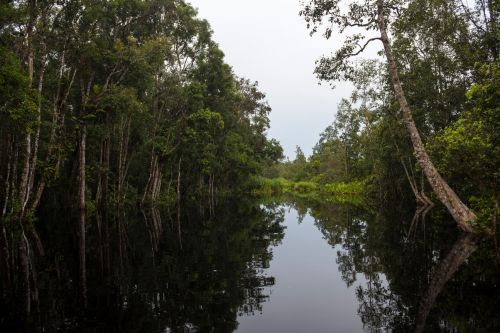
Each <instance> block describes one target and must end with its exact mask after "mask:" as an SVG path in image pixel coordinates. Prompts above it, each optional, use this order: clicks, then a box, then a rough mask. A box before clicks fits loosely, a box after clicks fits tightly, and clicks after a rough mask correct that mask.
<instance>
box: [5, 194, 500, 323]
mask: <svg viewBox="0 0 500 333" xmlns="http://www.w3.org/2000/svg"><path fill="white" fill-rule="evenodd" d="M382 208H384V207H382ZM119 216H121V218H123V220H122V221H121V222H120V223H116V224H115V223H113V224H111V225H110V229H109V233H108V235H109V237H106V238H103V239H100V238H99V237H97V236H98V233H97V229H96V226H95V225H92V224H91V225H90V227H89V231H88V233H89V235H91V236H92V237H89V239H88V243H89V247H88V249H89V251H88V268H89V270H88V277H89V281H88V285H89V289H88V295H89V300H88V303H89V304H88V308H87V309H86V310H84V311H83V310H82V307H81V303H80V302H79V301H78V285H77V284H76V282H75V281H77V279H76V278H75V276H77V274H78V266H77V265H75V261H74V257H75V255H76V252H75V249H74V248H73V247H72V243H71V242H70V241H69V240H68V237H67V235H68V234H70V232H71V228H72V226H71V225H70V224H68V223H63V222H64V221H65V219H64V218H65V215H64V211H63V210H61V211H60V212H53V215H51V216H47V217H46V218H45V221H47V223H48V224H47V227H48V228H52V229H54V230H57V235H60V236H59V237H54V238H51V239H50V240H51V241H50V242H47V251H50V257H49V256H47V258H56V259H50V260H49V259H46V260H44V261H43V262H40V264H39V267H40V269H39V271H38V276H37V277H38V281H37V282H38V286H39V297H40V299H39V300H40V301H39V307H37V309H36V313H35V315H34V316H33V317H32V318H29V320H26V318H24V317H22V316H21V315H19V313H17V312H15V311H13V308H12V307H9V306H8V305H7V304H4V305H1V304H0V328H2V329H0V331H2V332H16V331H23V332H55V331H71V332H120V333H128V332H148V333H149V332H158V333H164V332H171V333H194V332H214V333H219V332H221V333H225V332H239V333H254V332H255V333H267V332H273V333H279V332H286V333H295V332H297V333H302V332H313V333H315V332H318V333H321V332H339V333H350V332H352V333H356V332H387V331H389V332H450V333H451V332H453V333H456V332H498V331H499V328H500V313H499V312H498V309H499V308H500V288H499V285H500V284H499V281H500V274H499V268H498V267H499V266H498V264H496V262H495V257H494V252H493V251H492V250H493V249H494V243H493V241H492V240H491V239H474V238H471V237H469V236H467V235H461V234H460V233H459V232H458V231H457V230H456V226H455V223H454V222H453V221H451V220H450V219H449V217H447V215H446V214H443V212H442V211H440V210H439V209H435V210H434V211H432V212H428V214H427V215H422V214H415V210H414V208H412V207H405V206H403V207H397V205H396V204H395V205H393V206H391V207H386V208H384V209H381V210H380V211H378V210H377V211H370V210H368V209H366V207H360V206H356V205H349V204H335V203H327V202H305V201H303V200H296V199H293V200H292V199H288V200H285V199H282V198H280V199H276V201H272V202H267V203H266V204H261V203H260V202H256V201H255V200H252V199H250V198H245V197H243V198H237V197H235V198H227V199H225V200H223V201H221V202H220V203H219V205H218V206H217V207H216V209H215V211H212V212H211V211H210V210H205V211H204V210H202V209H200V206H199V205H194V206H186V207H185V208H184V210H183V215H182V218H181V220H180V221H177V220H176V219H175V218H172V216H171V215H169V212H168V211H160V210H158V209H154V208H151V209H148V210H143V211H140V210H139V211H137V210H135V209H131V210H130V211H127V212H123V214H122V215H119ZM179 222H180V223H179ZM120 225H126V226H127V228H126V230H125V232H126V236H127V237H126V238H125V237H123V231H122V232H120V228H118V227H119V226H120ZM179 228H180V229H179Z"/></svg>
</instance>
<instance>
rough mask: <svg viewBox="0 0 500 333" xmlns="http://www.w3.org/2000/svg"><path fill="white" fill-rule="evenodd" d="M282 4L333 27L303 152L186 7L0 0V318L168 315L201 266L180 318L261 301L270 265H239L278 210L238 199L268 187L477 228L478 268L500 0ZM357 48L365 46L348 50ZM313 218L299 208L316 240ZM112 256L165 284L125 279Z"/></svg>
mask: <svg viewBox="0 0 500 333" xmlns="http://www.w3.org/2000/svg"><path fill="white" fill-rule="evenodd" d="M301 8H302V9H301V12H300V13H297V14H298V15H300V16H301V17H302V19H303V20H304V25H305V26H307V30H308V31H309V32H310V34H311V35H314V34H321V35H323V36H324V37H325V38H326V39H329V38H331V37H332V33H333V31H339V32H340V33H342V35H343V36H344V39H343V41H342V42H343V44H342V46H340V48H337V49H332V51H333V52H334V53H332V54H331V55H328V56H324V57H322V58H320V59H319V60H318V61H317V63H316V70H315V73H314V74H315V75H316V76H317V78H318V79H319V80H320V81H322V82H324V83H325V84H330V85H332V87H333V88H334V86H335V83H336V82H338V81H348V82H350V83H351V84H352V87H353V90H352V92H351V95H350V96H348V97H347V98H344V99H342V101H341V103H340V104H339V105H338V108H337V113H336V115H335V120H334V122H333V123H332V124H330V125H329V126H327V125H328V124H325V127H326V128H325V130H324V131H323V132H322V133H321V135H320V140H319V141H318V142H317V144H316V145H315V147H314V149H313V153H312V155H311V156H306V155H305V154H304V152H303V151H302V149H301V148H300V147H298V146H297V149H296V156H295V157H294V159H293V160H290V159H288V158H286V159H285V157H284V153H283V148H282V147H281V145H280V143H279V142H278V141H277V140H276V139H272V138H269V137H268V134H267V133H268V130H269V127H270V118H269V116H270V112H271V106H270V105H269V103H268V102H267V100H266V94H265V93H264V92H262V91H261V90H260V88H259V85H258V83H257V82H254V81H253V79H256V78H244V77H239V76H238V75H237V74H236V73H235V72H234V71H233V68H232V67H231V66H230V64H228V63H226V61H225V57H224V53H223V50H221V49H220V48H219V45H218V44H217V43H216V42H215V41H214V40H213V31H212V29H211V27H210V24H209V23H208V22H207V21H206V20H204V19H202V18H200V17H199V16H198V13H197V10H196V9H195V8H194V7H193V6H192V5H190V4H189V3H188V2H186V1H184V0H112V1H97V0H58V1H45V0H7V1H2V2H1V3H0V96H1V98H0V184H1V185H0V312H2V313H4V315H2V316H0V327H7V328H8V329H10V330H12V331H15V330H16V329H19V327H24V328H25V329H28V331H30V329H31V330H32V331H37V329H38V330H40V331H46V329H48V330H49V331H51V330H58V329H61V328H66V329H69V328H75V327H81V326H80V325H84V326H85V325H87V324H88V322H89V321H90V322H93V323H94V324H95V323H96V322H99V320H106V319H102V318H101V319H99V318H100V316H101V315H102V314H101V313H100V312H99V311H100V310H99V309H109V316H110V317H113V318H114V320H119V319H117V318H118V317H119V316H118V315H117V313H121V316H122V317H120V318H121V320H122V321H123V322H126V318H125V317H126V316H124V315H123V313H122V312H120V311H122V310H123V309H122V308H126V306H125V305H124V304H128V300H135V301H134V302H136V303H134V304H135V306H137V307H138V308H148V307H151V304H153V305H154V306H157V307H158V308H161V307H163V310H162V311H167V312H168V311H170V312H174V313H177V311H179V312H182V311H181V310H180V309H179V308H177V307H176V306H175V305H174V304H186V305H187V304H191V303H190V302H192V301H193V300H192V299H189V298H188V297H187V296H186V298H184V296H181V294H182V290H183V289H182V288H183V287H184V283H187V282H186V281H190V283H192V284H194V282H193V281H199V280H200V279H202V277H203V276H205V277H207V279H208V281H210V283H212V285H211V287H209V288H208V289H207V290H204V288H202V287H200V286H199V285H196V287H195V289H196V291H197V292H200V293H202V294H203V297H201V298H200V299H199V300H198V299H197V300H196V302H194V301H193V302H194V305H193V307H192V308H189V311H191V310H192V312H193V313H189V316H193V317H195V318H196V320H194V322H198V324H197V325H198V326H197V327H198V328H199V330H200V331H210V332H211V331H217V332H218V331H221V332H225V331H232V330H234V329H236V327H237V326H238V324H237V323H236V322H235V319H234V318H235V317H236V310H235V309H238V308H240V309H245V311H244V312H253V311H255V309H257V310H262V306H261V303H262V302H263V300H264V299H265V296H263V295H262V294H261V292H262V288H263V287H265V286H268V285H273V284H274V279H273V278H269V277H265V276H261V275H259V274H261V273H262V270H263V269H266V268H268V267H269V261H270V260H271V259H272V253H270V252H269V251H270V250H269V247H270V246H271V245H277V244H279V243H280V241H281V240H282V239H283V233H284V229H283V227H282V225H281V224H280V223H281V222H282V220H283V217H282V216H281V214H282V213H281V211H280V210H279V209H276V207H275V206H273V205H271V206H266V207H263V206H262V205H260V204H253V206H252V205H251V204H250V203H249V202H248V201H251V200H260V199H262V198H266V199H267V200H269V198H270V197H272V198H276V197H280V196H282V195H289V196H290V197H291V198H295V199H297V198H298V199H297V200H299V199H306V200H312V202H314V203H312V204H309V206H314V205H319V203H320V202H321V203H322V205H324V204H325V203H335V204H340V203H344V204H346V203H348V204H350V205H355V206H356V207H360V206H363V207H365V208H366V209H367V210H368V211H370V214H364V215H367V216H375V215H376V214H375V213H374V212H375V211H376V210H377V209H378V207H382V206H384V205H391V203H396V202H397V203H398V204H397V205H396V206H405V207H412V208H413V207H414V208H415V209H416V210H417V211H418V212H423V211H426V212H427V211H428V210H429V209H431V208H432V209H433V210H435V211H438V212H439V213H438V214H441V216H449V217H450V218H451V219H452V220H453V221H454V222H455V228H457V227H458V228H457V229H459V230H461V231H465V232H467V233H469V234H474V235H475V236H474V237H476V236H477V235H480V237H488V239H490V240H492V241H493V242H494V252H493V254H491V260H492V261H494V262H496V265H497V267H498V265H499V263H500V252H499V248H498V244H497V239H498V234H499V230H498V227H497V217H498V213H499V201H500V192H499V181H500V145H499V133H500V110H499V107H500V60H499V58H498V53H499V49H500V43H499V33H500V32H499V24H500V22H499V15H498V14H499V10H500V3H499V2H498V1H497V0H477V1H476V2H475V3H473V4H470V3H469V4H467V3H466V2H464V1H462V0H404V1H403V0H362V1H354V2H352V3H351V4H349V5H344V4H343V2H342V1H340V0H314V1H302V2H301ZM375 43H379V45H378V46H380V48H381V49H382V51H380V52H379V57H378V58H376V59H368V58H363V57H362V55H363V52H364V51H365V49H367V48H368V47H369V46H370V45H372V44H375ZM333 93H335V90H333ZM290 197H287V200H291V199H290ZM295 199H293V200H295ZM293 205H295V206H297V207H300V210H301V211H304V209H303V208H302V205H301V204H299V203H294V204H293ZM329 209H330V208H328V207H327V208H326V209H325V210H326V211H328V210H329ZM330 210H331V209H330ZM333 210H334V211H335V209H333ZM305 211H306V212H307V208H306V209H305ZM313 212H314V210H313ZM334 213H335V212H334ZM312 214H313V213H312ZM342 214H344V213H342ZM313 215H314V214H313ZM347 215H348V214H347ZM360 215H363V214H360ZM393 215H397V214H393ZM342 216H344V215H342ZM329 218H330V217H328V216H327V217H324V218H323V217H321V218H318V221H320V222H318V225H319V228H320V230H322V232H323V233H325V234H329V233H330V231H328V230H326V231H325V227H323V226H322V224H321V223H322V222H321V221H324V220H328V219H329ZM247 220H248V221H249V222H248V223H247V224H244V223H243V222H242V221H247ZM219 222H220V223H219ZM143 224H144V225H145V226H146V230H147V232H145V231H144V230H142V229H140V228H139V225H143ZM412 226H413V224H412ZM387 228H388V227H387ZM395 228H396V227H395ZM141 230H142V231H141ZM339 237H340V238H342V237H345V236H342V237H341V236H339ZM477 237H479V236H477ZM339 242H340V240H338V241H336V242H333V241H330V243H335V244H337V243H339ZM148 244H149V245H148ZM377 246H378V245H377ZM145 249H147V251H146V250H145ZM142 251H144V252H145V253H148V255H147V258H148V260H150V261H151V262H152V263H153V264H152V267H149V266H147V267H145V266H146V264H145V263H144V262H145V260H144V262H143V260H142V259H141V258H142V255H141V254H140V253H142ZM162 251H163V252H162ZM252 251H253V252H252ZM160 253H169V254H168V255H165V256H164V257H161V256H160ZM488 255H490V254H488ZM231 256H233V257H231ZM217 258H219V259H220V258H223V259H220V260H226V259H227V260H228V262H229V264H224V265H222V264H220V262H218V260H217ZM183 260H185V261H186V263H184V262H183ZM464 260H465V259H464ZM148 265H149V264H148ZM143 266H144V267H143ZM214 267H216V269H215V268H214ZM132 268H134V269H139V271H140V272H142V274H143V275H144V276H147V277H148V279H151V280H155V279H158V276H157V272H158V271H162V273H158V274H159V275H160V278H161V277H163V275H162V274H164V275H165V276H168V277H169V278H172V279H174V280H175V282H172V285H175V288H178V289H179V290H177V289H175V290H171V289H168V288H167V287H165V290H163V291H158V292H156V291H155V292H153V291H151V290H149V289H148V288H150V286H149V285H148V283H147V282H146V283H142V282H141V283H135V284H134V283H133V281H135V280H134V279H135V278H137V276H135V275H134V274H132V273H130V272H132V271H133V269H132ZM217 271H220V272H223V273H221V274H224V275H223V276H217V275H216V274H217V273H216V272H217ZM182 272H186V274H187V275H186V276H184V275H182V274H181V273H182ZM137 274H139V275H140V273H137ZM238 279H239V280H238ZM345 279H347V280H348V278H345ZM103 281H104V282H103ZM155 281H156V280H155ZM236 281H239V282H238V283H239V284H238V283H236ZM101 283H103V284H104V286H105V287H106V288H105V289H106V290H104V291H101V289H100V284H101ZM155 283H157V282H155ZM207 284H208V282H207ZM242 286H243V287H242ZM191 287H192V285H191ZM205 287H206V286H205ZM239 287H241V288H243V289H241V290H240V289H238V288H239ZM134 288H136V289H140V290H141V291H144V293H143V294H140V292H139V291H137V294H136V293H135V292H134V290H135V289H134ZM255 288H257V289H255ZM96 290H97V291H96ZM228 290H229V291H228ZM163 292H164V293H163ZM226 292H228V293H230V296H231V297H232V298H227V299H226V298H222V299H223V300H224V301H220V297H221V296H220V295H221V294H224V293H226ZM65 294H66V295H70V296H66V298H64V297H63V296H61V295H65ZM138 294H140V295H138ZM159 295H161V296H159ZM67 297H70V299H68V298H67ZM136 297H137V299H136ZM228 297H229V296H228ZM198 301H199V303H198ZM131 302H132V301H131ZM214 302H215V303H214ZM222 303H223V305H224V306H225V307H224V306H223V305H221V304H222ZM214 304H215V305H214ZM197 307H199V308H203V307H206V308H213V309H215V310H214V311H215V312H214V313H217V315H216V316H215V317H210V316H207V317H206V318H205V317H203V318H200V317H197V316H198V313H197V312H196V310H195V309H196V308H197ZM41 308H47V309H49V310H47V311H44V310H41ZM165 309H168V310H165ZM249 309H250V310H249ZM149 315H150V314H149V313H148V316H149ZM219 315H220V317H219ZM151 316H152V317H154V315H151ZM182 316H188V314H186V313H181V314H179V318H175V319H169V320H171V321H169V322H168V323H163V324H165V325H168V326H169V327H174V328H178V329H179V330H175V329H174V331H179V332H184V331H185V330H183V329H180V327H187V326H186V325H188V323H190V321H189V320H191V319H193V318H191V317H189V318H187V319H186V318H184V317H182ZM68 318H69V319H68ZM82 318H83V319H82ZM190 318H191V319H190ZM80 320H83V323H84V324H82V322H81V321H80ZM143 320H144V322H147V323H148V325H153V324H152V322H153V321H154V320H153V319H151V318H150V317H148V318H143ZM371 320H374V319H373V318H371ZM150 321H151V322H150ZM191 321H193V320H191ZM424 323H425V321H424ZM96 325H97V324H96ZM183 325H184V326H183ZM188 326H189V325H188ZM151 327H152V326H151ZM422 327H423V326H422ZM35 328H37V329H35ZM193 331H196V330H193ZM189 332H191V331H190V330H189Z"/></svg>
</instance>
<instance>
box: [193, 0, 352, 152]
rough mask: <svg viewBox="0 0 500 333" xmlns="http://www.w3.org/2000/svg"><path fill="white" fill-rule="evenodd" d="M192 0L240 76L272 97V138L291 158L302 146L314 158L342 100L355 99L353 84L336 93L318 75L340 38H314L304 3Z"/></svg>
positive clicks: (290, 0) (340, 87)
mask: <svg viewBox="0 0 500 333" xmlns="http://www.w3.org/2000/svg"><path fill="white" fill-rule="evenodd" d="M187 1H188V2H191V4H192V5H193V6H194V7H196V8H198V9H199V16H200V17H201V18H205V19H207V20H208V21H209V22H210V24H211V26H212V30H213V31H214V40H215V41H216V42H217V43H219V45H220V47H221V49H222V51H224V53H225V55H226V62H227V63H228V64H230V65H231V66H232V67H233V70H234V72H235V73H236V75H238V76H242V77H246V78H249V79H251V80H253V81H258V82H259V86H260V88H261V90H262V91H263V92H264V93H266V95H267V99H268V101H269V104H270V105H271V107H272V109H273V111H272V113H271V116H270V118H271V129H270V130H269V136H270V137H274V138H276V139H278V140H279V141H280V142H281V145H282V146H283V148H284V150H285V155H287V156H289V157H290V158H291V159H293V158H294V157H295V146H297V145H298V146H300V147H301V148H302V149H303V150H304V152H305V153H306V155H309V154H310V153H311V152H312V148H313V146H314V145H315V144H316V142H317V141H318V139H319V134H320V133H321V132H322V131H323V130H324V129H325V128H326V127H327V126H328V125H330V124H331V123H332V121H333V119H334V116H335V112H336V108H337V104H338V103H339V101H340V99H341V98H342V97H348V96H349V95H350V86H349V85H348V84H346V83H338V84H337V88H336V89H335V90H332V89H331V88H330V86H329V85H328V84H327V83H323V84H322V85H321V86H319V85H318V80H317V79H316V77H315V76H314V74H313V71H314V66H315V65H314V62H315V60H317V59H318V58H319V57H320V56H321V55H323V54H330V53H331V52H332V51H334V50H335V49H336V48H337V47H338V46H339V44H338V43H339V42H338V40H337V39H336V38H334V37H332V38H331V39H330V40H328V41H327V40H325V39H324V38H323V37H322V36H321V35H316V36H314V37H310V36H309V32H308V31H307V29H306V24H305V21H304V19H303V18H302V17H300V16H299V14H298V13H299V10H300V3H299V0H187Z"/></svg>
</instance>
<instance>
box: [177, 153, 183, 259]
mask: <svg viewBox="0 0 500 333" xmlns="http://www.w3.org/2000/svg"><path fill="white" fill-rule="evenodd" d="M181 164H182V158H179V166H178V168H177V233H178V237H179V246H180V247H181V249H182V233H181Z"/></svg>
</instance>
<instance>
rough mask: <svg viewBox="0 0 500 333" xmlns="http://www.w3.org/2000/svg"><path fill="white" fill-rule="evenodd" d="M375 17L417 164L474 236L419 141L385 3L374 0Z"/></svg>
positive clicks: (467, 213) (468, 215)
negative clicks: (392, 47)
mask: <svg viewBox="0 0 500 333" xmlns="http://www.w3.org/2000/svg"><path fill="white" fill-rule="evenodd" d="M377 13H378V26H379V30H380V35H381V40H382V43H383V44H384V51H385V56H386V58H387V64H388V66H389V72H390V75H391V80H392V84H393V85H394V92H395V94H396V98H397V100H398V102H399V105H400V108H401V113H402V114H403V123H404V125H405V127H406V130H407V131H408V134H409V135H410V139H411V142H412V144H413V149H414V151H415V157H416V159H417V162H418V164H419V165H420V167H421V168H422V170H423V172H424V174H425V176H426V177H427V181H428V182H429V184H430V185H431V187H432V189H433V190H434V193H436V195H437V197H438V198H439V200H440V201H441V202H442V203H443V204H444V205H445V206H446V208H447V209H448V211H449V212H450V214H451V215H452V216H453V218H454V219H455V221H456V222H457V224H458V227H459V228H460V229H461V230H463V231H467V232H475V230H474V228H473V226H472V222H473V221H474V220H475V219H476V215H475V214H474V213H473V212H472V211H471V210H470V209H469V208H468V207H467V206H466V205H465V204H464V203H463V202H462V201H461V200H460V198H459V197H458V196H457V194H456V193H455V192H454V191H453V190H452V189H451V187H450V186H449V185H448V184H447V183H446V181H445V180H444V179H443V178H442V177H441V175H440V174H439V172H438V171H437V169H436V167H435V166H434V164H432V161H431V160H430V158H429V155H428V154H427V151H426V150H425V147H424V144H423V142H422V138H421V137H420V134H419V132H418V129H417V126H416V125H415V122H414V121H413V117H412V114H411V109H410V106H409V105H408V102H407V100H406V97H405V94H404V91H403V88H402V86H401V81H400V80H399V74H398V70H397V67H396V63H395V61H394V58H393V56H392V49H391V44H390V42H389V37H388V35H387V29H386V25H385V18H384V1H383V0H377Z"/></svg>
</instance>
